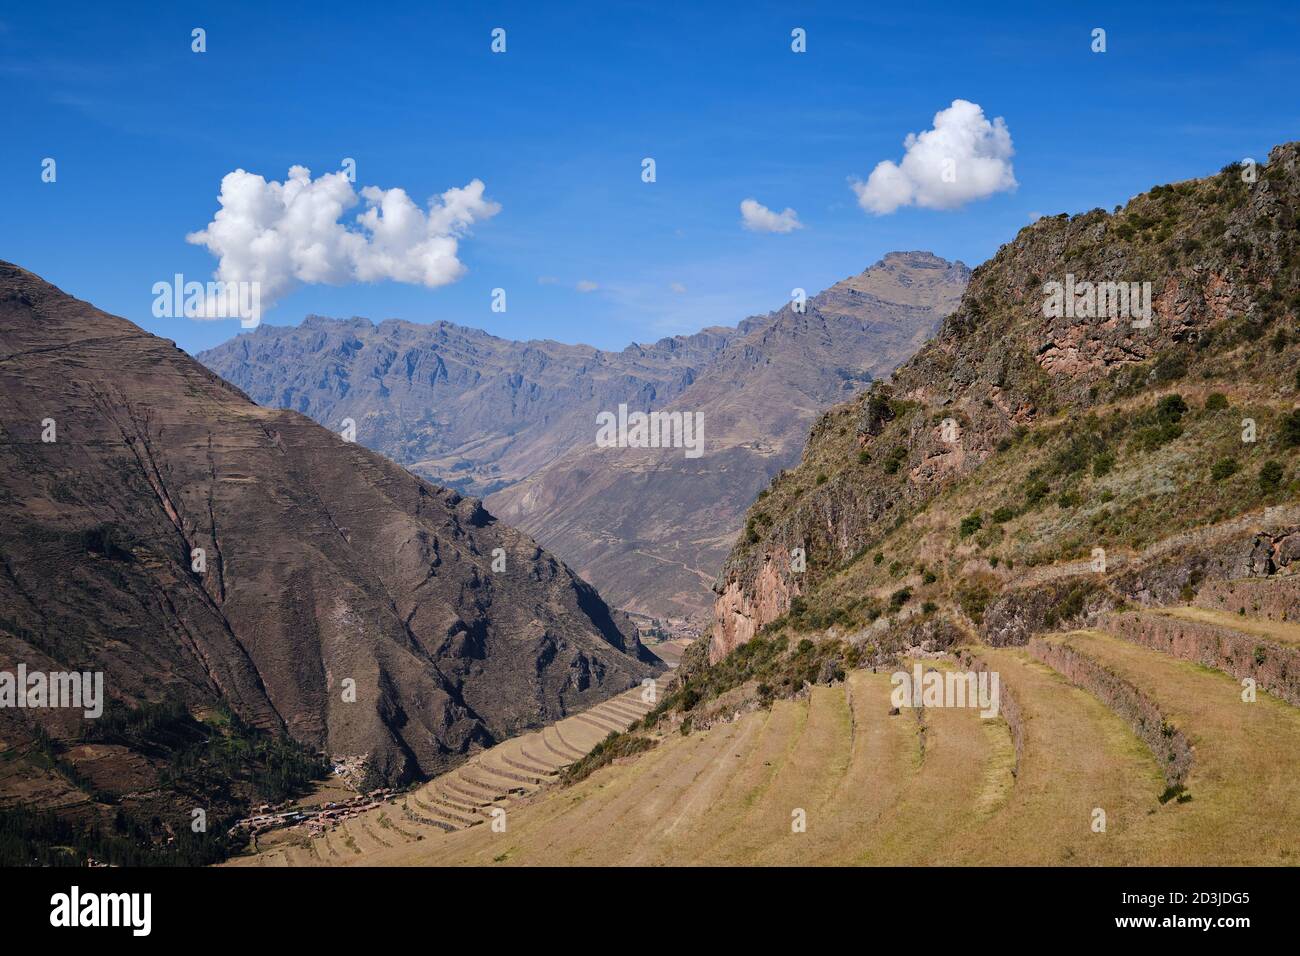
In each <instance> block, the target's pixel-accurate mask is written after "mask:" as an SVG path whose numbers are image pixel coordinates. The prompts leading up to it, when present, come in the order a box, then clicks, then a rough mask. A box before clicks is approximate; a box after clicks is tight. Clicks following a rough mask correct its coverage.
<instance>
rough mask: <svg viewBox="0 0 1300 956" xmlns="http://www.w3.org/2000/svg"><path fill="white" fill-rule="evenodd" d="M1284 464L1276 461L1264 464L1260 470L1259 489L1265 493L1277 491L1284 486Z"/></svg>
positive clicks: (1272, 460) (1271, 460)
mask: <svg viewBox="0 0 1300 956" xmlns="http://www.w3.org/2000/svg"><path fill="white" fill-rule="evenodd" d="M1282 475H1283V469H1282V463H1281V462H1280V461H1277V460H1275V459H1269V460H1268V461H1266V462H1264V464H1263V466H1262V467H1261V468H1260V469H1259V487H1260V488H1262V489H1263V490H1264V491H1265V492H1269V491H1276V490H1277V488H1278V486H1279V485H1281V484H1282Z"/></svg>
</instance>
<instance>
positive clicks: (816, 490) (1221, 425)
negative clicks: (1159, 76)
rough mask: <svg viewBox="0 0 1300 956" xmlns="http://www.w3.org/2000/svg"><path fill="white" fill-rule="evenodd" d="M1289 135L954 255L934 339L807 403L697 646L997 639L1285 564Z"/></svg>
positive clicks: (1292, 363) (1296, 307)
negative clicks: (850, 638)
mask: <svg viewBox="0 0 1300 956" xmlns="http://www.w3.org/2000/svg"><path fill="white" fill-rule="evenodd" d="M1297 150H1298V147H1297V144H1294V143H1292V144H1287V145H1284V146H1279V147H1277V148H1276V149H1274V150H1273V152H1272V153H1271V155H1270V158H1269V161H1268V163H1267V165H1266V166H1261V167H1258V168H1255V167H1253V166H1251V167H1238V166H1230V167H1227V168H1225V169H1224V170H1223V171H1222V172H1220V173H1219V174H1218V175H1215V176H1212V177H1209V178H1207V179H1202V180H1193V181H1188V182H1181V183H1175V184H1172V185H1166V186H1158V187H1156V188H1154V189H1152V190H1150V191H1149V192H1146V193H1143V194H1142V195H1140V196H1137V197H1135V198H1134V199H1133V200H1132V201H1130V202H1129V203H1128V204H1127V205H1126V206H1124V207H1122V208H1120V207H1116V209H1115V211H1114V212H1113V213H1107V212H1105V211H1103V210H1101V209H1094V210H1093V211H1091V212H1088V213H1083V214H1080V215H1076V216H1067V215H1064V214H1062V215H1060V216H1054V217H1045V218H1042V219H1040V220H1038V221H1037V222H1036V223H1034V224H1033V225H1031V226H1028V227H1026V228H1025V229H1023V230H1022V231H1021V232H1020V234H1019V235H1018V236H1017V237H1016V238H1015V240H1014V241H1013V242H1010V243H1008V244H1007V245H1005V246H1003V247H1002V248H1001V249H1000V250H999V251H998V253H997V255H996V256H994V257H993V258H992V259H991V260H990V261H988V262H986V263H984V264H983V265H981V266H980V267H979V268H978V269H976V270H975V273H974V275H973V276H972V278H971V282H970V286H969V288H968V289H967V291H966V294H965V296H964V297H963V299H962V302H961V305H960V307H959V308H958V309H957V310H956V311H955V312H954V313H953V314H952V315H951V316H950V317H949V318H948V319H947V320H946V321H945V322H944V325H943V329H942V331H941V332H940V334H939V335H938V336H937V337H936V338H935V339H934V340H932V341H931V342H930V343H929V344H927V345H926V346H925V347H924V348H922V349H921V350H920V351H919V352H918V353H917V354H916V355H915V356H914V357H913V358H912V359H910V360H909V361H908V362H906V363H904V364H903V365H902V366H901V367H900V368H899V369H898V370H897V371H896V372H895V373H894V375H893V377H892V380H891V381H890V382H889V383H883V382H882V383H877V384H876V385H873V387H872V388H871V389H869V390H867V391H866V392H864V393H863V394H861V395H860V396H858V397H857V398H855V399H854V400H853V401H851V402H847V403H845V404H842V405H839V406H837V407H836V408H834V409H831V410H830V411H828V412H827V413H826V414H825V415H823V416H822V417H821V419H819V421H818V422H817V424H816V425H815V426H814V427H813V430H812V433H811V437H810V439H809V442H808V445H807V448H806V449H805V451H804V455H803V459H802V461H801V463H800V465H799V467H798V468H796V469H793V470H792V471H790V472H788V473H786V474H784V475H781V476H778V478H777V480H775V481H774V482H773V483H772V485H771V486H770V488H768V489H766V491H765V493H764V494H763V495H761V496H760V498H759V500H758V501H757V502H756V503H755V504H754V506H753V507H752V509H751V511H750V513H749V519H748V520H749V523H750V526H751V527H753V528H755V529H756V530H757V531H758V533H756V534H755V535H753V536H751V537H749V538H748V539H746V540H742V541H741V542H739V543H738V544H737V546H736V548H735V549H734V550H733V552H732V553H731V555H730V556H729V558H728V559H727V562H726V564H725V567H724V569H723V571H722V574H721V576H720V579H719V581H718V583H717V585H716V591H717V600H716V604H715V619H714V625H713V632H712V637H711V641H712V643H711V657H712V659H713V660H714V661H718V660H721V659H722V658H724V657H725V656H726V655H727V654H728V653H729V652H730V651H731V650H733V649H734V648H736V647H737V646H739V645H742V644H744V643H746V642H747V641H749V640H750V639H751V638H752V637H753V636H754V635H755V634H756V633H757V632H759V631H761V630H763V629H764V628H767V629H768V630H769V631H770V630H774V629H775V630H780V629H781V628H784V627H789V628H792V629H793V630H795V631H796V632H797V631H800V630H810V631H816V632H821V631H823V630H825V629H826V628H827V627H831V628H833V630H834V631H835V632H836V633H841V634H851V633H857V632H859V631H863V632H864V633H866V634H868V635H871V636H870V637H869V638H868V639H869V640H871V641H872V642H878V641H886V640H888V641H891V642H893V643H895V644H897V643H898V642H900V641H901V642H902V643H903V644H907V643H908V642H913V643H917V642H928V645H927V646H944V645H946V644H950V643H952V642H954V641H957V640H960V639H962V638H963V636H964V635H970V634H974V635H978V636H979V637H980V638H981V639H982V640H984V641H986V642H988V643H992V644H1006V643H1014V644H1020V643H1024V642H1025V641H1026V640H1028V639H1029V638H1030V637H1031V636H1032V635H1033V634H1034V633H1036V632H1038V631H1042V630H1052V629H1055V628H1059V627H1062V626H1066V625H1069V624H1075V625H1077V624H1079V623H1080V622H1086V621H1089V620H1094V619H1095V618H1096V615H1097V614H1100V613H1102V612H1104V611H1105V610H1107V609H1114V608H1119V607H1123V606H1125V605H1126V604H1130V603H1131V604H1136V605H1150V604H1158V603H1163V602H1169V601H1176V600H1178V599H1179V598H1180V596H1181V597H1183V599H1184V600H1185V599H1186V595H1188V594H1194V593H1195V592H1196V591H1197V589H1198V588H1200V587H1201V586H1202V584H1203V583H1205V582H1210V581H1214V580H1218V581H1225V580H1229V579H1233V578H1236V577H1248V576H1259V575H1266V576H1267V575H1273V574H1275V573H1278V572H1280V571H1285V570H1288V569H1291V568H1292V565H1291V561H1292V560H1293V558H1294V557H1295V556H1296V554H1297V553H1300V535H1297V524H1296V514H1295V510H1294V508H1290V507H1284V506H1286V505H1288V504H1289V503H1293V502H1294V500H1295V498H1296V496H1297V491H1298V490H1300V486H1298V485H1297V476H1296V467H1295V464H1296V449H1297V446H1300V411H1297V410H1296V406H1297V404H1298V403H1300V394H1298V389H1300V376H1298V375H1297V371H1296V369H1297V367H1300V328H1298V327H1297V316H1300V232H1297V224H1298V223H1300V172H1298V171H1297ZM1255 174H1257V175H1255ZM1107 283H1111V284H1114V285H1113V286H1107V285H1106V284H1107ZM1121 283H1122V284H1124V286H1125V291H1127V292H1129V293H1130V295H1129V297H1128V302H1127V303H1125V301H1124V300H1123V299H1120V298H1119V297H1118V296H1116V297H1115V298H1114V299H1111V298H1109V293H1111V292H1115V291H1117V290H1118V288H1119V285H1118V284H1121ZM1101 289H1106V291H1107V293H1108V297H1107V298H1104V299H1102V300H1100V301H1099V300H1098V295H1099V290H1101ZM1067 296H1068V301H1067ZM1126 305H1127V308H1126V307H1125V306H1126ZM1147 307H1149V311H1148V309H1147ZM1147 315H1149V321H1147V319H1146V316H1147ZM794 549H803V550H804V552H805V554H806V561H807V567H806V570H805V571H803V572H800V571H798V570H797V569H796V568H794V567H793V562H792V560H791V557H790V556H791V553H792V551H793V550H794ZM1292 600H1294V599H1292ZM1297 614H1300V607H1293V608H1292V618H1294V617H1295V616H1296V615H1297ZM863 629H865V630H863ZM891 635H892V636H891Z"/></svg>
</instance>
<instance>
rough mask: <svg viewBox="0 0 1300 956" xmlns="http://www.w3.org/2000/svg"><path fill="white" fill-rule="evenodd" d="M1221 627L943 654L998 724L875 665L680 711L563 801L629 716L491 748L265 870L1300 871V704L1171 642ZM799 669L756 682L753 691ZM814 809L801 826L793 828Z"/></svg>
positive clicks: (1284, 640)
mask: <svg viewBox="0 0 1300 956" xmlns="http://www.w3.org/2000/svg"><path fill="white" fill-rule="evenodd" d="M1205 603H1208V599H1207V601H1206V602H1205ZM1206 610H1207V609H1206V608H1204V606H1203V604H1185V605H1178V606H1171V607H1168V608H1160V609H1151V610H1150V611H1147V612H1143V613H1142V614H1141V615H1139V620H1140V621H1142V622H1144V623H1149V624H1150V625H1151V627H1150V628H1149V629H1138V630H1134V629H1133V628H1132V627H1131V626H1130V625H1129V624H1128V623H1127V622H1122V621H1119V620H1118V618H1112V619H1110V622H1109V623H1103V624H1102V625H1101V626H1099V627H1097V628H1091V629H1087V630H1081V631H1073V632H1068V633H1064V634H1053V635H1043V636H1039V637H1036V638H1035V639H1034V640H1032V641H1031V642H1030V644H1029V645H1028V646H1026V647H988V646H985V645H978V644H977V645H970V646H966V647H962V648H958V649H956V651H955V652H954V653H953V654H950V655H943V656H942V657H927V658H925V659H924V661H923V664H924V666H925V667H927V668H938V669H941V670H952V669H954V668H960V669H968V668H974V669H976V670H979V669H985V668H987V669H989V670H991V671H996V672H997V673H998V675H999V677H1000V688H1001V693H1000V699H1001V713H1000V714H999V715H998V716H997V717H995V718H993V719H984V718H981V717H980V716H979V713H978V711H977V710H975V709H972V708H955V707H923V708H920V709H912V708H906V707H905V708H903V709H902V710H900V711H898V712H897V713H893V714H892V715H891V690H892V685H891V674H890V673H889V670H888V669H887V668H877V669H876V670H874V671H873V670H872V669H870V668H867V667H862V668H858V669H853V670H849V671H847V672H846V673H845V674H843V679H841V680H834V681H833V682H832V683H830V684H821V683H817V684H812V685H810V686H808V688H807V690H806V692H805V693H804V694H802V695H800V696H798V697H796V698H786V699H776V700H774V701H773V702H772V703H771V704H770V706H765V707H749V708H747V709H746V710H744V711H743V712H742V713H739V714H734V715H728V716H727V717H726V719H722V720H718V721H716V722H714V723H713V724H712V725H711V726H709V727H707V728H706V729H696V730H692V729H691V728H690V726H689V725H686V726H687V731H688V732H685V733H683V732H682V726H683V721H682V719H681V714H680V713H679V712H677V711H675V710H674V709H672V708H671V707H670V708H669V709H668V710H667V711H666V712H664V713H663V714H662V716H661V717H660V720H659V723H658V727H657V731H656V736H657V737H659V738H660V742H659V744H658V746H656V747H655V748H654V749H652V750H649V751H648V752H645V753H641V754H638V755H636V756H634V757H630V758H627V759H624V760H621V761H617V762H615V764H614V765H612V766H607V767H605V768H603V769H600V770H598V771H596V772H595V773H594V774H592V775H591V776H590V777H588V778H587V779H585V780H582V781H580V782H578V783H576V784H574V785H572V786H569V787H565V786H561V785H560V784H558V783H556V782H555V781H554V779H553V777H551V775H549V774H543V773H541V771H543V770H546V769H551V770H553V769H554V768H555V767H557V766H558V764H557V763H556V761H557V760H559V761H562V760H565V759H568V758H570V757H572V756H573V755H574V754H575V753H576V750H577V749H580V748H581V747H583V746H585V745H586V744H587V743H588V742H590V741H592V740H593V739H595V738H597V737H599V735H600V734H601V732H602V731H603V730H604V729H605V726H604V725H607V724H608V723H609V721H607V720H602V721H600V723H601V724H602V726H600V727H596V726H594V725H589V726H586V727H579V726H578V725H577V724H576V723H575V721H577V718H569V720H567V721H565V722H563V723H562V724H561V725H559V726H558V727H556V728H552V729H551V730H550V731H549V732H548V733H546V734H535V735H531V736H530V737H526V738H521V739H519V740H517V741H511V742H509V743H507V744H505V745H503V746H502V747H498V748H494V749H493V750H491V751H487V752H486V753H485V754H483V755H482V756H481V757H480V758H479V760H480V761H486V765H484V766H482V767H481V768H480V767H477V766H476V765H475V764H474V763H471V764H470V765H468V767H467V768H466V769H465V770H464V771H461V772H460V774H458V775H454V776H455V779H446V780H445V781H435V783H434V784H430V785H429V786H428V787H426V788H425V790H424V791H421V792H419V793H417V794H414V795H412V796H411V797H408V798H407V800H406V802H405V804H404V805H403V806H401V807H400V808H398V809H396V810H388V811H384V812H382V813H378V814H374V815H373V816H372V818H370V819H363V820H360V821H349V822H348V824H347V826H346V827H345V828H344V831H342V832H333V833H331V834H327V836H326V837H325V838H321V839H318V840H316V841H313V843H312V844H311V845H310V846H308V845H305V844H304V845H301V846H290V847H285V848H281V849H278V850H276V851H275V852H274V853H271V854H266V855H263V856H261V857H257V858H253V859H252V860H250V861H244V862H255V863H259V864H268V865H274V864H282V863H293V864H300V863H308V864H314V863H342V864H350V863H351V864H361V865H506V864H511V865H513V864H521V865H529V864H536V865H572V864H581V865H692V864H703V865H764V864H782V865H789V864H831V865H848V864H873V865H935V864H956V865H968V864H990V865H1001V864H1026V865H1096V864H1118V865H1157V864H1168V865H1173V864H1184V865H1185V864H1195V865H1202V864H1204V865H1249V864H1293V863H1300V789H1298V788H1297V787H1296V781H1297V780H1300V708H1297V707H1295V706H1293V705H1291V704H1288V703H1286V702H1285V701H1283V700H1281V699H1279V698H1277V697H1274V696H1272V695H1271V694H1268V693H1266V692H1261V693H1259V694H1258V695H1257V696H1256V698H1255V699H1254V700H1253V701H1247V700H1244V699H1243V696H1242V691H1243V686H1242V684H1241V683H1240V682H1239V680H1238V679H1237V678H1236V677H1234V676H1232V675H1230V674H1229V673H1227V672H1226V671H1225V670H1224V669H1222V668H1221V667H1220V666H1216V664H1215V662H1209V661H1193V660H1187V659H1184V656H1185V655H1184V654H1183V653H1182V652H1181V650H1180V649H1178V648H1177V647H1175V648H1173V649H1172V652H1166V651H1162V650H1158V649H1155V648H1154V647H1153V646H1150V645H1151V644H1153V643H1155V642H1156V641H1157V640H1158V635H1159V634H1163V633H1165V632H1164V631H1163V630H1161V628H1165V627H1166V626H1167V625H1166V624H1165V623H1164V622H1167V621H1172V620H1191V619H1199V618H1200V617H1201V615H1202V614H1203V613H1204V612H1205V611H1206ZM1294 610H1295V611H1296V612H1300V607H1295V608H1294ZM1211 613H1214V612H1213V611H1211ZM1213 626H1214V627H1216V628H1218V629H1219V632H1220V636H1221V638H1222V639H1223V640H1224V641H1225V642H1231V641H1233V640H1237V639H1239V638H1241V637H1243V636H1244V637H1246V638H1249V639H1250V640H1253V641H1257V642H1270V643H1269V645H1268V646H1273V645H1272V643H1271V642H1276V643H1277V646H1290V647H1293V648H1294V647H1296V646H1297V645H1296V643H1295V634H1294V630H1295V629H1294V626H1293V625H1289V624H1280V623H1277V622H1270V621H1268V620H1266V619H1263V618H1258V617H1252V616H1249V615H1247V616H1244V617H1243V616H1241V615H1232V616H1228V617H1227V618H1225V619H1222V620H1220V619H1216V620H1215V621H1214V624H1213ZM1261 646H1264V645H1263V644H1262V643H1261ZM790 653H791V654H797V653H798V651H797V650H795V651H793V652H790ZM783 659H786V658H781V657H778V658H774V659H773V660H772V661H769V663H768V665H767V670H763V669H760V670H759V671H758V672H756V673H755V674H754V675H752V676H751V679H750V680H749V681H748V682H747V683H748V684H749V685H750V689H752V687H753V685H756V684H758V683H760V682H761V681H762V680H764V679H766V678H769V677H770V676H771V673H774V672H777V671H779V670H780V669H781V667H782V666H783V665H782V664H781V663H780V662H781V660H783ZM898 663H899V666H900V667H902V668H903V669H910V667H911V665H912V663H913V662H912V661H911V660H909V659H904V660H901V661H899V662H898ZM1220 663H1225V664H1226V662H1220ZM716 666H717V665H714V667H715V668H716ZM1266 666H1267V664H1266V662H1265V663H1260V664H1259V665H1257V667H1258V669H1259V672H1260V673H1262V672H1263V670H1264V669H1265V668H1266ZM706 670H707V668H706ZM701 673H703V672H701ZM698 677H699V675H697V677H696V678H695V679H696V680H698ZM638 700H639V699H638V698H637V696H636V694H635V692H633V693H631V694H629V695H625V696H624V697H623V698H620V699H616V700H615V701H611V702H610V703H609V704H607V705H602V706H603V707H606V708H611V709H612V710H611V711H610V712H601V711H600V708H597V709H596V711H593V712H592V716H593V717H614V718H625V717H628V716H630V715H635V714H636V713H637V712H638V711H639V710H640V709H642V707H644V705H639V704H638ZM670 700H671V698H670ZM556 731H558V733H557V732H556ZM1171 741H1172V743H1171ZM566 744H570V745H573V747H572V748H570V747H569V746H566ZM507 748H512V749H509V750H508V749H507ZM552 748H553V749H552ZM1171 754H1172V755H1173V756H1172V757H1171ZM1182 757H1186V758H1187V759H1186V760H1185V761H1184V760H1183V759H1182ZM489 767H490V768H492V769H488V768H489ZM511 775H513V776H511ZM467 777H468V778H469V779H466V778H467ZM516 778H526V779H516ZM453 784H454V786H455V787H456V789H453V788H452V785H453ZM503 784H514V785H515V786H514V787H513V789H514V791H515V792H514V793H512V794H511V795H510V797H509V800H508V802H506V801H493V800H491V799H489V797H490V795H491V794H492V793H494V792H496V793H499V791H500V788H501V786H502V785H503ZM497 805H501V806H506V807H508V811H507V817H506V826H505V829H504V831H501V830H493V828H492V827H491V826H490V825H487V826H483V825H480V826H473V827H468V826H466V825H465V824H467V823H468V822H469V820H470V819H472V818H474V817H475V815H477V816H478V818H480V819H484V818H485V817H484V811H485V809H486V810H487V813H489V814H490V812H491V807H492V806H497ZM799 811H802V812H803V813H802V816H803V819H804V820H805V821H806V826H805V828H804V829H802V831H798V828H795V827H792V824H793V823H794V822H795V820H796V816H797V815H798V813H799ZM1099 811H1101V812H1104V829H1096V827H1097V823H1098V821H1099V820H1100V819H1101V818H1100V816H1099ZM426 814H427V817H426ZM1264 821H1267V825H1262V823H1263V822H1264ZM444 830H445V831H447V832H442V831H444Z"/></svg>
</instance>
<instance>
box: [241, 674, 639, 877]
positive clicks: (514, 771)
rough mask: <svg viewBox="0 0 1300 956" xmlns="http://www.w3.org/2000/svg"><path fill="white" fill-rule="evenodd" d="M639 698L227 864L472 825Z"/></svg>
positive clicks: (624, 716) (487, 753)
mask: <svg viewBox="0 0 1300 956" xmlns="http://www.w3.org/2000/svg"><path fill="white" fill-rule="evenodd" d="M660 686H661V687H662V686H663V681H662V680H661V681H660ZM641 696H642V691H641V688H640V687H635V688H633V689H631V690H629V691H626V692H625V693H623V694H621V695H619V696H617V697H614V698H610V699H609V700H607V701H604V702H602V703H601V704H597V705H596V706H595V707H592V708H590V709H589V710H587V711H584V712H582V713H580V714H574V715H570V716H569V717H566V718H564V719H563V720H561V721H558V722H557V723H555V724H550V725H547V726H546V727H544V728H542V729H541V730H538V731H532V732H531V733H528V734H524V735H521V736H519V737H514V738H511V739H509V740H506V741H504V742H502V743H501V744H499V745H497V746H495V747H492V748H489V749H487V750H484V751H481V752H480V753H478V754H475V755H474V756H473V757H471V758H470V760H468V761H467V762H466V763H464V764H462V765H461V766H460V767H458V768H456V769H455V770H452V771H450V772H448V773H446V774H443V775H441V776H439V777H436V778H434V779H433V780H431V781H429V782H428V783H426V784H425V785H424V786H422V787H419V788H418V789H415V790H412V791H410V792H409V793H407V794H405V795H403V796H401V797H400V798H399V799H398V800H397V801H395V802H393V803H388V804H384V805H383V806H381V807H377V808H374V809H372V810H369V811H366V812H364V813H363V814H360V815H358V816H356V817H348V818H346V819H344V820H342V821H339V823H338V824H337V825H335V826H332V827H329V828H327V829H325V830H323V831H321V832H319V833H318V834H315V835H311V836H306V835H303V834H302V833H301V832H300V831H299V830H296V829H295V830H291V831H287V832H286V834H285V835H284V837H283V838H282V840H281V841H280V842H278V843H276V844H274V845H273V846H271V847H267V848H266V849H265V850H263V851H262V852H260V853H258V854H256V855H255V856H252V857H244V858H239V859H236V860H233V861H231V862H232V864H234V865H248V864H252V865H257V866H262V865H276V866H280V865H321V864H326V863H331V862H333V863H337V862H341V861H344V860H346V859H348V858H349V857H353V856H357V855H361V856H365V857H369V856H370V855H372V854H373V853H376V852H379V851H387V850H391V849H393V848H394V847H398V846H402V845H406V844H409V843H413V842H424V841H425V840H426V839H427V838H429V837H434V836H437V837H441V836H443V835H446V834H448V833H453V832H456V831H459V830H463V829H466V828H470V827H475V826H477V824H480V823H483V822H486V821H489V820H490V819H491V811H492V809H493V808H494V807H497V806H510V805H512V804H513V803H514V802H515V800H516V799H522V798H524V797H527V796H528V795H530V794H532V793H535V792H537V791H538V790H540V789H542V788H543V787H544V786H545V785H546V784H547V783H550V782H552V781H554V780H555V779H556V778H557V776H558V774H559V772H560V771H561V770H562V769H563V768H564V767H566V766H567V765H569V764H571V763H573V762H574V761H576V760H580V759H582V757H584V756H586V754H587V752H588V751H589V750H590V749H591V747H592V746H594V745H595V744H596V743H598V742H599V741H601V740H603V739H604V738H605V737H606V736H608V734H609V733H611V732H614V731H615V730H623V729H625V728H626V727H628V726H630V725H631V724H632V723H634V722H635V721H637V720H640V718H641V717H642V716H643V715H644V714H645V713H646V712H647V711H648V710H649V709H650V706H651V705H650V704H648V703H647V702H645V701H643V700H642V699H641ZM593 714H594V717H593V716H589V715H593ZM583 718H585V719H583ZM300 844H302V845H300ZM354 847H355V848H357V849H359V850H360V854H358V853H357V851H356V850H354V849H353V848H354Z"/></svg>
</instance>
